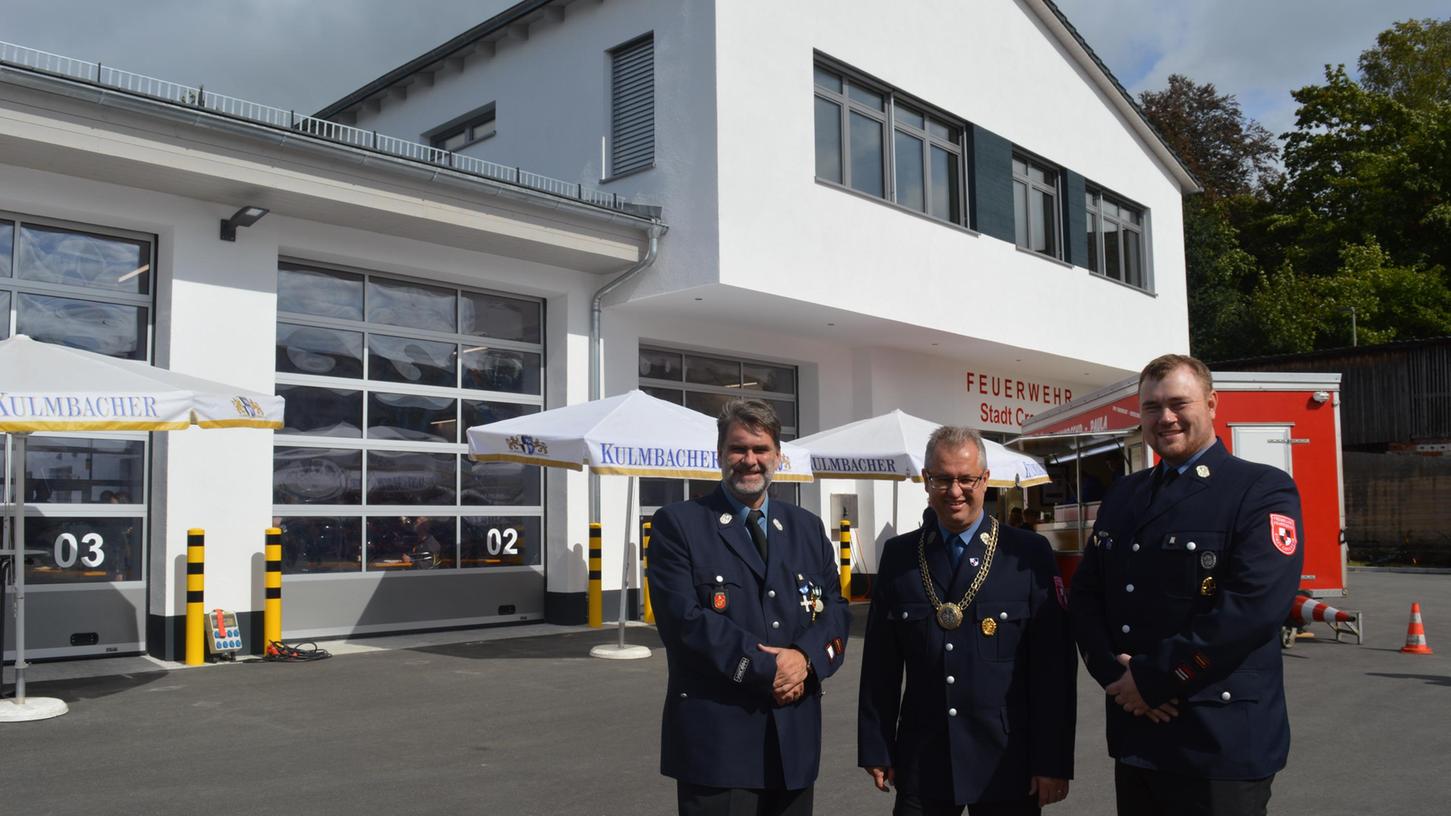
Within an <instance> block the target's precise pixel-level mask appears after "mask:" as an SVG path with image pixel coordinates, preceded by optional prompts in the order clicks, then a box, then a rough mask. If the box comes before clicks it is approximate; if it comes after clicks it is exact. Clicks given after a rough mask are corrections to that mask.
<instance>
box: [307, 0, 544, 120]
mask: <svg viewBox="0 0 1451 816" xmlns="http://www.w3.org/2000/svg"><path fill="white" fill-rule="evenodd" d="M558 1H559V0H523V2H520V3H515V4H514V5H512V6H510V7H509V8H507V9H504V10H503V11H501V12H499V13H498V14H495V15H494V16H493V17H490V18H489V19H487V20H485V21H483V22H482V23H479V24H478V25H476V26H474V27H473V28H471V29H469V30H468V31H465V32H464V33H462V34H460V35H458V36H457V37H454V38H453V39H451V40H449V41H448V42H446V43H444V44H443V45H440V46H438V47H437V48H434V49H433V50H432V51H429V52H428V53H426V54H424V55H422V56H420V57H415V58H414V59H411V60H409V61H408V62H405V63H403V64H402V65H400V66H398V67H397V68H394V69H393V70H391V71H389V72H388V73H386V74H384V75H382V76H380V77H378V78H377V79H375V80H373V81H372V82H369V83H368V84H367V85H364V86H363V87H361V88H359V89H357V90H356V91H353V92H352V93H350V94H348V95H347V96H344V97H343V98H342V99H339V100H338V101H336V102H333V103H332V104H330V105H328V106H326V107H324V108H323V109H322V110H319V111H318V112H317V113H315V114H313V116H315V117H317V118H318V119H330V118H332V117H334V116H336V115H338V114H339V113H342V112H343V111H345V110H347V109H348V108H351V107H352V106H354V105H356V104H358V103H359V102H362V101H364V100H366V99H367V98H368V97H370V96H372V95H374V94H376V93H378V92H379V91H382V90H385V89H387V88H389V87H391V86H393V85H394V84H396V83H398V82H399V81H400V80H403V79H407V78H408V77H410V76H412V75H413V74H416V73H418V72H419V71H422V70H424V69H425V68H427V67H428V66H430V65H433V64H434V63H436V62H439V61H440V60H445V59H448V58H449V57H451V56H453V55H454V54H456V53H458V52H459V51H463V50H465V49H469V48H472V47H473V46H474V44H475V43H477V42H478V41H480V40H482V39H485V38H487V37H489V36H491V35H493V34H494V33H495V32H498V31H500V30H502V29H505V28H508V27H509V26H511V25H513V24H515V23H518V22H521V21H522V20H523V19H524V18H526V17H528V16H529V15H531V14H533V13H534V12H536V11H539V10H540V9H542V8H544V7H545V6H548V5H551V4H553V3H556V2H558Z"/></svg>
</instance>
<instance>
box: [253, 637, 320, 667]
mask: <svg viewBox="0 0 1451 816" xmlns="http://www.w3.org/2000/svg"><path fill="white" fill-rule="evenodd" d="M329 657H332V653H331V652H329V651H328V650H327V649H319V648H318V647H317V644H316V643H313V642H312V641H310V640H299V641H294V642H292V643H286V642H284V641H281V640H274V641H272V642H271V643H269V644H267V650H266V651H265V652H264V653H263V655H262V659H263V660H265V661H267V662H268V663H307V662H309V661H313V660H326V659H327V658H329Z"/></svg>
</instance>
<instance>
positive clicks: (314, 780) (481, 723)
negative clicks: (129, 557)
mask: <svg viewBox="0 0 1451 816" xmlns="http://www.w3.org/2000/svg"><path fill="white" fill-rule="evenodd" d="M1350 584H1351V594H1350V595H1349V596H1347V597H1345V598H1338V599H1327V600H1328V601H1329V602H1330V603H1332V604H1333V605H1335V606H1338V607H1340V608H1342V609H1347V610H1351V609H1354V610H1361V611H1363V612H1364V613H1365V622H1366V625H1365V633H1366V640H1365V643H1364V644H1363V645H1354V644H1353V643H1348V642H1343V643H1336V642H1334V640H1333V639H1332V638H1331V637H1329V635H1330V631H1329V629H1328V628H1327V627H1325V626H1324V625H1323V624H1317V625H1316V626H1315V627H1314V629H1313V631H1314V632H1315V633H1316V634H1317V635H1319V637H1317V638H1316V639H1314V640H1308V641H1304V640H1302V641H1300V642H1297V643H1296V644H1295V646H1294V647H1293V648H1291V649H1289V650H1287V651H1286V652H1285V653H1284V654H1285V671H1286V685H1287V693H1288V697H1289V701H1290V718H1291V727H1292V729H1293V733H1294V744H1293V746H1292V748H1291V754H1290V765H1289V767H1288V768H1287V769H1286V770H1285V771H1284V772H1282V773H1281V774H1280V776H1279V777H1278V778H1277V779H1276V781H1275V785H1274V796H1273V798H1272V800H1271V802H1270V812H1271V813H1283V814H1295V815H1296V816H1302V815H1303V816H1340V814H1344V815H1345V816H1350V815H1351V814H1354V815H1355V816H1362V815H1363V814H1441V813H1445V812H1447V810H1448V808H1451V806H1448V804H1447V802H1448V801H1451V775H1448V774H1447V772H1446V770H1445V766H1444V765H1443V764H1442V763H1443V762H1445V757H1446V756H1448V755H1451V733H1448V725H1451V717H1448V712H1451V662H1448V661H1451V657H1448V656H1451V576H1445V575H1408V574H1400V573H1380V572H1353V573H1352V574H1351V576H1350ZM1412 601H1419V602H1420V603H1421V607H1422V612H1423V614H1424V617H1425V621H1426V629H1427V636H1428V639H1429V641H1430V645H1431V647H1432V648H1433V649H1438V652H1437V654H1435V655H1432V656H1412V655H1403V654H1400V653H1399V651H1398V650H1399V649H1400V647H1401V646H1402V645H1403V644H1404V642H1405V635H1406V621H1407V613H1408V611H1409V608H1410V604H1411V602H1412ZM855 612H856V619H857V620H856V624H855V626H854V635H853V636H854V637H859V636H860V633H861V623H862V618H863V617H864V614H865V607H857V608H856V609H855ZM543 632H549V633H551V634H541V633H543ZM614 638H615V634H614V631H613V630H611V629H607V630H604V631H597V630H579V629H574V630H561V629H560V628H558V627H542V626H535V627H523V628H519V629H516V630H497V629H496V630H487V631H478V632H454V633H447V634H444V635H432V636H414V637H394V638H389V639H386V640H372V641H360V642H359V643H362V644H364V645H363V646H361V647H359V646H357V645H350V644H343V645H336V644H324V645H325V646H329V647H330V648H335V649H336V650H337V651H338V652H339V654H338V655H337V656H335V657H333V658H332V659H329V660H323V661H319V662H315V663H303V664H276V663H261V662H254V663H240V664H235V665H217V666H207V667H201V668H188V669H170V668H161V667H158V666H156V665H155V664H153V663H151V662H147V661H143V660H140V659H136V658H132V659H129V660H99V661H84V662H73V663H69V664H50V665H41V666H37V667H36V668H35V669H34V670H33V671H32V672H31V675H30V693H31V694H35V695H43V696H51V697H60V698H62V699H64V700H66V701H67V702H68V703H69V704H70V708H71V710H70V713H69V714H67V715H65V716H63V717H60V718H58V719H54V720H47V721H42V722H33V723H18V724H0V778H3V780H4V781H3V783H0V812H3V813H6V814H17V815H19V814H25V815H26V816H29V815H30V814H57V815H62V814H85V816H92V815H93V814H98V813H101V814H109V813H124V814H188V815H190V814H194V813H198V812H207V813H211V814H231V813H237V814H244V813H245V814H249V815H250V814H253V813H256V812H259V811H261V812H274V813H300V814H370V813H386V814H465V813H479V814H519V815H520V816H529V815H530V814H551V815H554V814H609V815H611V816H613V815H614V814H621V815H622V816H624V815H629V816H633V815H634V814H668V813H673V812H674V784H673V782H672V781H671V780H667V779H665V778H663V777H661V776H660V775H659V773H658V766H659V717H660V706H661V702H662V700H663V695H664V691H665V679H666V678H665V660H664V655H663V653H660V652H658V651H657V652H656V653H655V655H654V656H652V657H651V658H650V659H648V660H639V661H608V660H599V659H593V658H590V657H589V656H588V654H589V648H590V646H592V645H595V644H598V643H608V642H612V641H613V639H614ZM629 639H630V642H632V643H640V644H644V645H647V646H650V647H652V648H655V649H658V648H659V639H658V638H657V637H656V635H655V632H654V630H653V629H651V628H649V627H638V626H637V627H631V628H630V629H629ZM369 644H371V645H369ZM855 654H856V651H855V650H853V649H852V648H851V646H850V645H849V646H848V663H847V666H846V668H845V669H843V670H842V671H841V672H840V673H839V674H838V675H837V676H836V677H835V678H833V679H831V680H829V681H828V682H827V684H826V688H827V692H828V693H827V695H826V697H825V699H824V701H823V702H824V706H825V720H826V726H825V735H824V747H823V752H822V774H821V778H820V780H819V781H818V783H817V793H816V812H817V813H818V814H823V815H826V814H886V813H889V812H890V809H891V799H890V797H889V796H887V795H885V794H881V793H878V792H876V791H875V790H874V789H873V788H872V787H871V784H870V782H869V781H868V778H867V776H866V774H865V773H863V772H862V771H860V770H859V769H857V768H856V767H855V763H856V746H855V741H856V725H855V716H856V676H857V666H856V664H855V663H854V662H853V661H852V658H853V656H854V655H855ZM117 671H123V672H125V673H121V674H117V673H114V672H117ZM87 674H89V675H92V676H79V675H87ZM7 675H8V672H7ZM1079 699H1080V701H1079V718H1078V749H1077V774H1076V777H1077V778H1076V779H1075V780H1074V782H1073V785H1072V788H1071V791H1070V793H1069V797H1068V799H1067V800H1066V802H1065V803H1063V804H1060V805H1055V806H1053V807H1051V808H1049V809H1048V810H1047V813H1048V814H1050V816H1051V814H1054V813H1058V814H1112V813H1113V790H1112V766H1111V761H1110V760H1109V758H1108V757H1107V755H1106V754H1105V752H1104V745H1103V702H1102V700H1103V694H1102V691H1101V690H1100V689H1099V688H1098V687H1097V686H1096V685H1095V684H1094V683H1093V682H1092V680H1090V679H1089V678H1088V676H1087V674H1086V673H1085V672H1082V671H1081V670H1080V672H1079ZM700 739H702V740H708V739H711V735H710V734H709V733H701V734H700ZM965 761H972V760H971V759H970V758H969V759H966V760H965Z"/></svg>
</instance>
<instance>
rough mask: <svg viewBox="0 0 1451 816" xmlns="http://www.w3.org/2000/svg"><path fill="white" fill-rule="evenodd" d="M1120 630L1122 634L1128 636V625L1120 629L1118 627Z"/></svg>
mask: <svg viewBox="0 0 1451 816" xmlns="http://www.w3.org/2000/svg"><path fill="white" fill-rule="evenodd" d="M1120 628H1121V629H1122V630H1123V633H1124V634H1126V635H1127V634H1128V633H1129V629H1130V627H1129V625H1128V624H1127V623H1126V624H1124V625H1123V626H1122V627H1120Z"/></svg>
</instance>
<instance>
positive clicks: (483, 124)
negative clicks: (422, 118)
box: [428, 102, 495, 152]
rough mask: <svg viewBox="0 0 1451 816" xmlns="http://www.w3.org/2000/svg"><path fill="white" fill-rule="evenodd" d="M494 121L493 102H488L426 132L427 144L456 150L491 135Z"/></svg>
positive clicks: (442, 148)
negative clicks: (430, 131)
mask: <svg viewBox="0 0 1451 816" xmlns="http://www.w3.org/2000/svg"><path fill="white" fill-rule="evenodd" d="M494 121H495V115H494V103H493V102H490V103H489V104H487V105H485V106H484V107H482V108H479V109H478V110H476V111H473V112H471V113H467V114H464V115H463V116H461V117H459V118H458V119H455V120H453V121H451V122H448V123H446V124H443V125H441V126H439V127H438V128H435V129H434V130H433V132H432V133H430V134H428V144H429V146H431V147H436V148H438V149H439V150H447V151H449V152H457V151H459V150H462V149H463V148H465V147H468V146H469V145H471V144H473V143H475V142H481V141H483V140H484V139H487V138H489V137H490V136H493V135H494V132H495V126H494Z"/></svg>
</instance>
